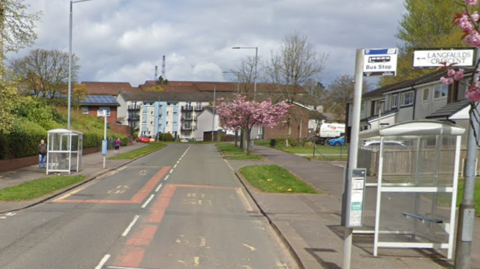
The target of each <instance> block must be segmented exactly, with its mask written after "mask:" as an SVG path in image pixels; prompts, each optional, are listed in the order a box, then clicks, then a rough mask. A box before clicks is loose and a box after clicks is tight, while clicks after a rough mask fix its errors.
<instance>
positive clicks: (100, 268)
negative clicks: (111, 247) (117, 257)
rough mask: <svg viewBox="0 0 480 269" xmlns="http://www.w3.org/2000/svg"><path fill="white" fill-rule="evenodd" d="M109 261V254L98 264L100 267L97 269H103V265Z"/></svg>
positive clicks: (96, 268)
mask: <svg viewBox="0 0 480 269" xmlns="http://www.w3.org/2000/svg"><path fill="white" fill-rule="evenodd" d="M108 259H110V255H109V254H107V255H105V256H104V257H103V259H102V260H101V261H100V262H99V263H98V265H97V267H95V269H102V268H103V265H104V264H105V263H106V262H107V261H108Z"/></svg>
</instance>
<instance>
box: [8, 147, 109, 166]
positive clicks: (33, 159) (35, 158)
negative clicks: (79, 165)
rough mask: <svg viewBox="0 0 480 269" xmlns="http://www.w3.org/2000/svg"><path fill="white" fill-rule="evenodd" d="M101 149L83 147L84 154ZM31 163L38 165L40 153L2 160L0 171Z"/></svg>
mask: <svg viewBox="0 0 480 269" xmlns="http://www.w3.org/2000/svg"><path fill="white" fill-rule="evenodd" d="M101 150H102V148H101V147H98V148H97V147H96V148H88V149H83V153H82V155H87V154H91V153H95V152H99V151H101ZM31 165H38V155H36V156H31V157H24V158H17V159H11V160H0V172H6V171H12V170H17V169H19V168H23V167H27V166H31Z"/></svg>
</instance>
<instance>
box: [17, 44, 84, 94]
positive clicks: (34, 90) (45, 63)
mask: <svg viewBox="0 0 480 269" xmlns="http://www.w3.org/2000/svg"><path fill="white" fill-rule="evenodd" d="M77 62H78V58H77V57H75V56H73V57H72V81H75V80H76V77H77V73H78V71H79V70H80V66H79V65H78V64H77ZM68 68H69V54H68V53H66V52H62V51H59V50H44V49H35V50H32V51H31V52H30V54H29V55H28V56H26V57H24V58H19V59H14V60H13V61H12V62H11V69H12V71H13V72H14V73H15V74H16V75H18V76H19V77H20V85H21V87H22V88H23V89H24V90H25V91H27V92H28V93H29V94H32V95H35V96H40V97H42V98H48V99H57V98H58V97H59V94H60V93H62V92H63V93H65V92H66V89H67V88H68ZM62 99H64V98H62Z"/></svg>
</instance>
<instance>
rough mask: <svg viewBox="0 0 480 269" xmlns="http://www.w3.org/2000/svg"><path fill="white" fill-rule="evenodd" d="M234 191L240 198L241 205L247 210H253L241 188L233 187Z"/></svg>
mask: <svg viewBox="0 0 480 269" xmlns="http://www.w3.org/2000/svg"><path fill="white" fill-rule="evenodd" d="M235 191H237V194H238V198H240V201H241V202H242V204H243V207H245V209H246V210H247V211H253V208H252V206H251V205H250V203H249V202H248V200H247V196H245V193H243V190H242V188H235Z"/></svg>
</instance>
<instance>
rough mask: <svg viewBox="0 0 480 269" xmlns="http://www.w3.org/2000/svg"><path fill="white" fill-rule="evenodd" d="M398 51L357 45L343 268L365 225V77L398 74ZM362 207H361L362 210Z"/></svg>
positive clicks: (348, 267)
mask: <svg viewBox="0 0 480 269" xmlns="http://www.w3.org/2000/svg"><path fill="white" fill-rule="evenodd" d="M397 53H398V49H397V48H390V49H357V53H356V61H355V88H354V92H353V108H352V129H351V133H350V147H349V151H348V162H347V169H346V171H347V177H346V178H345V184H344V189H343V197H342V203H343V204H342V224H343V225H344V226H345V230H344V244H343V267H342V268H343V269H350V262H351V254H352V244H353V227H361V225H362V224H363V221H362V215H363V214H362V212H363V211H362V210H361V209H363V195H364V191H363V188H361V197H362V198H361V199H359V197H360V189H359V186H360V183H362V181H363V183H362V184H363V185H364V184H365V179H363V180H362V179H361V178H362V171H365V170H363V169H357V160H358V140H359V139H358V138H359V137H358V136H359V132H360V113H361V106H362V88H363V77H364V76H394V75H396V72H397ZM363 177H364V175H363ZM353 184H355V185H353ZM352 203H355V204H352ZM360 203H361V204H360ZM360 205H361V207H360ZM360 208H361V209H360ZM352 209H354V210H352ZM358 209H360V211H359V210H358Z"/></svg>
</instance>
